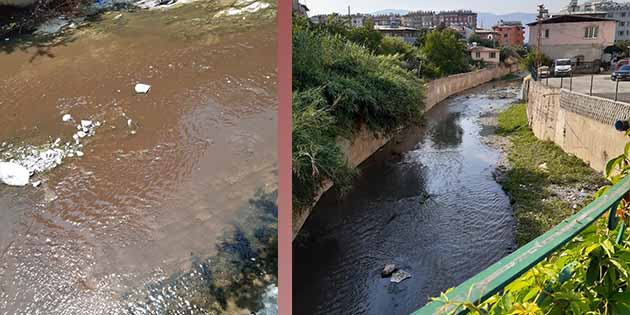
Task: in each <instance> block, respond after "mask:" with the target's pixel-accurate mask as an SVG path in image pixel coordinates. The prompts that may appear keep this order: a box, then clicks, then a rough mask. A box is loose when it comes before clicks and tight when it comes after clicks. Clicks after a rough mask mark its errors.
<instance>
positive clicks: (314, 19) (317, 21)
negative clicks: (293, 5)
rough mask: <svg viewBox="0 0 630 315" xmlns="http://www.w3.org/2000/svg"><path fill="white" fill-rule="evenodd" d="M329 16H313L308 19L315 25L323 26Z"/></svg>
mask: <svg viewBox="0 0 630 315" xmlns="http://www.w3.org/2000/svg"><path fill="white" fill-rule="evenodd" d="M329 16H330V15H327V14H319V15H313V16H311V17H310V18H309V19H310V20H311V22H313V23H315V24H323V23H326V22H327V21H328V17H329Z"/></svg>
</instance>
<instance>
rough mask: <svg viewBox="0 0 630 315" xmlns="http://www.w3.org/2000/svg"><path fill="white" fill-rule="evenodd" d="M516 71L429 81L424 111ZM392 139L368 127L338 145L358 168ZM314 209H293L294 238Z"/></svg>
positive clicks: (326, 185)
mask: <svg viewBox="0 0 630 315" xmlns="http://www.w3.org/2000/svg"><path fill="white" fill-rule="evenodd" d="M517 71H518V65H512V66H511V67H504V66H499V67H494V68H488V69H482V70H477V71H473V72H467V73H460V74H455V75H452V76H448V77H444V78H440V79H437V80H433V81H429V82H427V83H426V84H425V91H426V95H425V102H424V103H425V105H424V111H425V112H426V111H428V110H430V109H431V108H433V107H434V106H435V105H437V104H438V103H440V102H441V101H443V100H445V99H446V98H448V97H449V96H452V95H454V94H457V93H460V92H463V91H465V90H468V89H471V88H473V87H476V86H479V85H481V84H484V83H487V82H489V81H491V80H494V79H498V78H501V77H503V76H505V75H507V74H510V73H513V72H517ZM390 139H391V136H383V137H377V136H375V135H374V134H373V133H371V132H370V131H369V130H368V129H367V128H365V127H362V128H361V129H360V130H359V132H358V133H357V135H356V137H355V138H354V139H345V138H339V139H338V140H337V143H338V144H339V146H340V147H341V148H342V151H343V152H344V154H345V156H346V158H347V161H348V164H349V165H350V166H353V167H355V166H358V165H359V164H361V163H362V162H363V161H365V160H367V159H368V158H369V157H370V156H372V154H374V153H375V152H376V151H378V149H380V148H381V147H382V146H384V145H385V144H386V143H387V142H388V141H389V140H390ZM332 185H333V184H332V182H326V183H324V185H323V189H322V190H321V191H320V192H319V193H318V194H317V196H316V198H315V202H314V203H313V206H314V205H315V203H317V200H319V198H320V197H321V196H322V195H323V194H324V193H325V192H326V191H327V190H328V189H330V188H331V187H332ZM311 210H312V207H311V208H309V209H294V210H293V238H295V236H297V233H298V232H299V231H300V229H301V228H302V225H304V222H306V219H307V218H308V216H309V215H310V213H311Z"/></svg>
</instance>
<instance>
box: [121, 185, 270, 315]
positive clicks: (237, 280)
mask: <svg viewBox="0 0 630 315" xmlns="http://www.w3.org/2000/svg"><path fill="white" fill-rule="evenodd" d="M276 198H277V191H274V192H271V193H264V192H259V193H257V195H256V197H255V198H253V199H251V200H250V202H249V208H250V209H249V211H247V213H248V214H247V215H245V218H244V219H243V220H239V221H242V222H239V223H234V226H233V227H232V229H231V230H232V231H230V232H226V233H225V235H224V236H223V241H221V242H220V243H219V244H217V245H216V247H217V251H218V253H217V254H216V255H215V256H212V257H208V258H202V257H200V256H198V255H195V254H193V253H191V268H190V270H189V271H186V272H181V273H176V274H172V275H170V276H169V277H168V279H165V280H162V281H160V282H157V283H152V284H150V285H147V286H146V292H147V295H148V296H147V297H146V298H145V299H144V300H142V299H141V300H140V301H138V302H133V301H134V300H137V299H134V296H135V294H133V293H132V294H127V296H126V297H125V298H126V300H127V301H128V302H129V303H128V312H129V314H178V315H182V314H199V312H202V313H204V314H242V310H247V311H248V312H250V313H252V314H253V313H255V312H257V311H259V310H262V309H264V308H271V309H272V312H271V313H269V314H273V309H275V308H277V306H275V305H271V306H269V305H265V304H264V303H263V301H264V299H263V297H264V296H265V293H266V292H267V291H268V290H269V287H270V286H276V283H277V277H278V274H277V266H278V258H277V256H278V238H277V232H278V226H277V218H278V207H277V203H276ZM264 314H267V313H264Z"/></svg>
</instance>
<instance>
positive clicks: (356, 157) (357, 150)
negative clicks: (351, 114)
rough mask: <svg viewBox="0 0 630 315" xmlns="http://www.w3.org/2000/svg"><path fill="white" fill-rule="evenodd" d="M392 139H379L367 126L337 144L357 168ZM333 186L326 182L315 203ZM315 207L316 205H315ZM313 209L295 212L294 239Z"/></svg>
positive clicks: (350, 162) (348, 160) (340, 138)
mask: <svg viewBox="0 0 630 315" xmlns="http://www.w3.org/2000/svg"><path fill="white" fill-rule="evenodd" d="M390 139H391V137H377V136H375V135H374V134H373V133H372V132H370V131H369V130H368V129H367V128H366V127H365V126H363V127H361V129H360V130H359V132H358V133H357V134H356V137H355V138H354V139H352V140H350V139H346V138H342V137H339V138H338V139H337V144H338V145H339V146H340V147H341V150H342V151H343V152H344V154H345V156H346V159H347V162H348V165H350V166H352V167H357V166H359V164H361V163H362V162H363V161H365V160H367V159H368V158H369V157H370V156H371V155H372V154H374V152H376V151H378V149H380V148H381V147H382V146H384V145H385V144H386V143H387V142H388V141H389V140H390ZM332 186H333V183H332V182H331V181H326V182H325V183H324V185H323V187H322V190H321V191H319V192H318V194H317V196H315V203H317V200H319V198H320V197H321V196H322V195H323V194H324V193H325V192H326V191H328V189H330V188H331V187H332ZM313 205H314V204H313ZM311 210H312V209H294V210H293V238H295V236H296V235H297V233H298V232H299V231H300V229H301V228H302V225H304V222H306V219H307V218H308V216H309V215H310V213H311Z"/></svg>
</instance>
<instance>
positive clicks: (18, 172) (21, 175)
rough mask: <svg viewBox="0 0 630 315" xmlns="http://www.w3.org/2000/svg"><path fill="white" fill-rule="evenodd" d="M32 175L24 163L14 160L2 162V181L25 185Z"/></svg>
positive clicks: (13, 184)
mask: <svg viewBox="0 0 630 315" xmlns="http://www.w3.org/2000/svg"><path fill="white" fill-rule="evenodd" d="M30 176H31V174H30V173H29V171H28V170H27V169H26V168H25V167H24V166H22V165H19V164H16V163H12V162H0V181H2V182H3V183H5V184H7V185H9V186H24V185H26V184H28V179H29V177H30Z"/></svg>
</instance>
